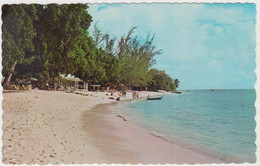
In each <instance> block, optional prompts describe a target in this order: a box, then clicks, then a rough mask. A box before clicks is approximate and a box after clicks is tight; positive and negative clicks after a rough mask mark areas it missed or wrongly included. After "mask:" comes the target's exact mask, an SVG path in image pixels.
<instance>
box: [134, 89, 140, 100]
mask: <svg viewBox="0 0 260 166" xmlns="http://www.w3.org/2000/svg"><path fill="white" fill-rule="evenodd" d="M136 98H139V93H138V91H133V99H136Z"/></svg>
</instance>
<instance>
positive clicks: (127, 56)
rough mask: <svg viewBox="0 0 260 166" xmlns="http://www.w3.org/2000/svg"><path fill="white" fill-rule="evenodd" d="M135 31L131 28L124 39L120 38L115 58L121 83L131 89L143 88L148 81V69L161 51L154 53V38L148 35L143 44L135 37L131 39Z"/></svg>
mask: <svg viewBox="0 0 260 166" xmlns="http://www.w3.org/2000/svg"><path fill="white" fill-rule="evenodd" d="M135 29H136V27H133V28H131V29H130V30H129V31H128V34H127V36H126V37H124V36H122V37H121V39H120V41H119V43H118V54H117V58H118V60H119V65H120V75H121V77H122V83H123V84H125V85H127V86H132V87H133V86H134V87H144V86H146V85H147V82H148V80H149V76H148V72H149V67H151V65H152V64H154V62H155V61H154V59H153V57H154V56H155V55H159V54H161V50H159V51H155V46H153V39H154V36H153V37H152V38H150V34H148V35H147V39H146V41H145V43H144V44H141V43H140V41H138V39H137V36H136V37H132V34H133V33H134V30H135Z"/></svg>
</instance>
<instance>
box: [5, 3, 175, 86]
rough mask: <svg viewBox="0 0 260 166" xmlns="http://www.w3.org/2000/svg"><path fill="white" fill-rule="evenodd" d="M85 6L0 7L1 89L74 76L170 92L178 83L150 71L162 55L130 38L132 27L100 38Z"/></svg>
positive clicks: (149, 44) (150, 43) (149, 38)
mask: <svg viewBox="0 0 260 166" xmlns="http://www.w3.org/2000/svg"><path fill="white" fill-rule="evenodd" d="M87 9H88V5H86V4H71V5H68V4H63V5H57V4H49V5H37V4H32V5H25V4H19V5H3V6H2V20H3V26H2V40H3V43H2V50H3V52H2V57H3V58H2V59H3V60H2V64H3V70H2V74H3V76H4V78H5V79H4V82H3V85H4V87H8V86H9V84H10V81H14V80H15V79H16V78H20V79H21V78H30V77H35V78H37V79H38V81H39V82H40V83H44V82H47V81H48V80H49V79H53V78H55V77H57V76H59V75H60V74H72V75H75V76H77V77H79V78H80V79H82V80H84V81H86V82H88V83H99V84H102V85H105V84H107V83H112V84H115V85H119V84H124V85H126V86H128V87H142V88H144V87H149V88H150V89H153V90H158V89H164V90H174V89H176V87H178V86H179V80H178V79H175V81H173V79H171V78H170V77H169V76H168V75H167V74H166V73H165V72H164V71H159V70H157V69H151V67H152V65H153V64H154V63H155V60H154V57H155V56H156V55H160V54H161V53H162V51H161V50H157V49H156V47H155V45H154V44H153V40H154V37H155V36H154V35H151V34H150V33H149V34H147V38H146V40H145V41H140V40H139V39H138V37H137V36H135V35H134V32H135V30H136V27H132V28H131V29H130V30H129V31H128V32H127V33H126V34H124V35H122V36H121V37H120V38H117V37H115V36H113V37H111V36H110V35H109V34H108V33H105V34H102V32H101V30H100V29H99V28H98V26H97V23H96V24H95V28H94V32H93V34H92V35H91V34H89V32H88V28H89V27H90V25H91V22H92V17H91V15H90V14H89V13H88V11H87Z"/></svg>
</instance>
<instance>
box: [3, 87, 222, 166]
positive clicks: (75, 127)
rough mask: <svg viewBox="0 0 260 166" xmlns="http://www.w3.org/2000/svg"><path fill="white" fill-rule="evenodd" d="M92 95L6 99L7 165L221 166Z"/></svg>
mask: <svg viewBox="0 0 260 166" xmlns="http://www.w3.org/2000/svg"><path fill="white" fill-rule="evenodd" d="M87 93H88V94H89V95H88V96H84V95H79V94H75V93H65V92H63V91H42V90H32V91H26V92H19V93H3V101H2V108H3V115H2V121H3V125H2V131H3V135H2V143H3V147H2V158H3V160H2V161H3V163H5V164H94V163H97V164H102V163H107V164H108V163H118V164H119V163H133V164H134V163H136V164H137V163H142V164H153V163H160V164H166V163H169V164H170V163H171V164H173V163H175V164H183V163H194V164H196V163H201V164H202V163H219V161H218V160H216V159H214V158H208V157H207V156H204V155H201V154H197V153H194V152H192V151H191V150H189V149H185V148H183V147H180V146H177V145H173V144H171V143H169V142H167V141H165V140H163V139H161V138H158V137H156V136H153V135H151V134H150V133H149V132H147V131H146V130H144V129H142V128H141V127H140V126H138V125H136V124H134V123H133V122H131V121H129V120H128V119H125V120H126V121H125V120H124V117H123V116H122V115H120V114H116V112H114V113H113V111H108V110H106V109H104V107H106V106H107V104H111V103H113V104H116V103H118V102H117V101H115V100H111V99H108V97H109V96H107V95H106V94H107V93H104V92H87ZM147 94H149V95H150V96H152V95H162V93H156V92H147V91H144V92H141V93H140V99H142V97H146V96H147ZM127 95H128V96H127V98H126V99H130V98H131V95H130V97H129V94H127ZM126 99H124V100H126Z"/></svg>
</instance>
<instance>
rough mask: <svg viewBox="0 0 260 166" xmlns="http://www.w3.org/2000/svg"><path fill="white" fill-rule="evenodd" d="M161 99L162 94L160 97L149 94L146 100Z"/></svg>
mask: <svg viewBox="0 0 260 166" xmlns="http://www.w3.org/2000/svg"><path fill="white" fill-rule="evenodd" d="M161 99H162V96H160V97H150V96H148V97H147V100H161Z"/></svg>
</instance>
